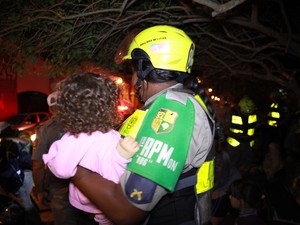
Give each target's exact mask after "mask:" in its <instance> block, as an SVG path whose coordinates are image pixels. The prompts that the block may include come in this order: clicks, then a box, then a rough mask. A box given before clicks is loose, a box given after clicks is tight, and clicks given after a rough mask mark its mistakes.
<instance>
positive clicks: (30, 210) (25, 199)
mask: <svg viewBox="0 0 300 225" xmlns="http://www.w3.org/2000/svg"><path fill="white" fill-rule="evenodd" d="M0 134H1V138H0V152H1V157H0V164H3V163H4V162H6V163H8V164H9V167H8V168H10V169H13V170H10V171H6V173H7V174H10V175H11V176H13V177H14V179H12V177H11V176H9V177H7V178H2V174H1V179H0V181H1V182H0V183H2V182H4V183H5V182H8V183H6V184H5V186H3V187H1V186H0V194H1V195H5V196H8V197H9V198H11V199H13V200H14V201H16V202H18V203H19V204H20V205H21V206H22V207H23V209H24V212H25V216H24V220H23V221H22V223H24V224H25V225H41V223H42V222H41V218H40V215H39V212H38V209H37V207H36V206H35V204H34V202H33V201H32V199H31V196H30V195H31V192H32V188H33V175H32V161H31V155H30V149H31V147H28V146H31V141H30V139H29V138H25V136H20V135H19V133H18V132H4V133H0ZM12 134H15V135H16V136H11V135H12ZM7 135H8V136H7ZM20 137H22V138H20ZM0 167H1V168H0V169H1V173H3V172H5V171H4V170H3V168H2V165H1V166H0ZM6 168H7V167H6ZM16 179H17V180H18V181H20V184H19V185H17V184H16ZM10 182H13V184H11V183H10ZM0 185H1V184H0ZM16 185H17V186H16ZM5 187H6V188H5ZM10 216H13V215H10Z"/></svg>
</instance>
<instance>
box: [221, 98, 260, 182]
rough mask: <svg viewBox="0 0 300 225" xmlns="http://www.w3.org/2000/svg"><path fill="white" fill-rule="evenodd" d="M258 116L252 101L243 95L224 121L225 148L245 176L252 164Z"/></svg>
mask: <svg viewBox="0 0 300 225" xmlns="http://www.w3.org/2000/svg"><path fill="white" fill-rule="evenodd" d="M257 124H258V116H257V113H256V106H255V103H254V101H253V100H252V99H251V98H250V97H248V96H244V97H242V98H241V100H240V101H239V103H238V107H236V108H234V109H233V110H232V112H231V114H230V117H229V119H228V120H227V123H226V128H225V134H226V136H227V139H226V141H227V146H226V150H227V152H228V154H229V156H230V160H231V162H232V163H233V165H234V166H235V167H236V168H237V169H238V170H239V172H240V173H241V175H242V176H246V174H247V173H248V172H249V170H250V169H251V167H252V164H253V154H254V151H253V146H254V141H255V138H254V137H255V130H256V127H257Z"/></svg>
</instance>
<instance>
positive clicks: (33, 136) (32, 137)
mask: <svg viewBox="0 0 300 225" xmlns="http://www.w3.org/2000/svg"><path fill="white" fill-rule="evenodd" d="M35 139H36V134H32V135H31V136H30V140H31V141H32V142H34V141H35Z"/></svg>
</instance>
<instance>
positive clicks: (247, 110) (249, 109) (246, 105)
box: [239, 96, 256, 115]
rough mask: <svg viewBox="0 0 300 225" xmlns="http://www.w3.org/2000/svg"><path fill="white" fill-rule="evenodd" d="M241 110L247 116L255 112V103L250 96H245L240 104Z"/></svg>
mask: <svg viewBox="0 0 300 225" xmlns="http://www.w3.org/2000/svg"><path fill="white" fill-rule="evenodd" d="M239 107H240V110H241V112H242V113H243V114H245V115H250V114H252V113H254V111H255V107H256V106H255V103H254V101H253V100H252V99H251V98H249V97H248V96H244V97H243V98H242V99H241V100H240V102H239Z"/></svg>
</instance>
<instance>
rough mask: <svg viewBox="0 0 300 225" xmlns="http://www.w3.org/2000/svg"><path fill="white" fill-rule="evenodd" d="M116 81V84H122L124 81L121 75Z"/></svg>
mask: <svg viewBox="0 0 300 225" xmlns="http://www.w3.org/2000/svg"><path fill="white" fill-rule="evenodd" d="M115 82H116V84H118V85H120V84H122V83H123V79H122V78H121V77H118V78H117V79H116V81H115Z"/></svg>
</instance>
